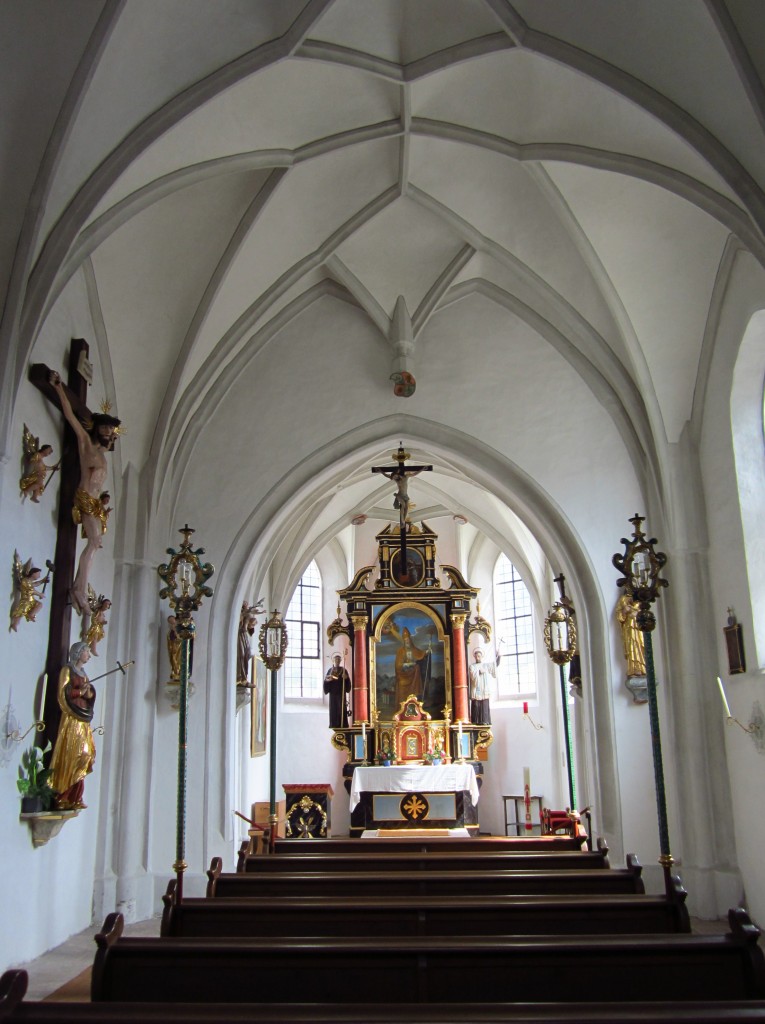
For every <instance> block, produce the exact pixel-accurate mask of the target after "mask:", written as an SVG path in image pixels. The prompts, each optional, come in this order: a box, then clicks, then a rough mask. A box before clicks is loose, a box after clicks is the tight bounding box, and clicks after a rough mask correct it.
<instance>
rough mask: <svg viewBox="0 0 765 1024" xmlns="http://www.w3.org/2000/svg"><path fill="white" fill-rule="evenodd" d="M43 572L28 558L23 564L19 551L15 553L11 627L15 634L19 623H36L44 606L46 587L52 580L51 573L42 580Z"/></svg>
mask: <svg viewBox="0 0 765 1024" xmlns="http://www.w3.org/2000/svg"><path fill="white" fill-rule="evenodd" d="M41 574H42V570H40V569H38V568H37V566H36V565H33V564H32V559H31V558H28V559H27V560H26V562H22V561H21V558H20V557H19V553H18V551H14V553H13V590H14V601H13V607H12V608H11V626H10V628H11V629H12V630H13V632H14V633H15V632H16V631H17V630H18V627H19V622H21V620H22V619H26V621H27V622H34V621H35V619H36V618H37V613H38V612H39V611H40V609H41V608H42V606H43V597H44V596H45V586H46V584H47V583H48V581H49V579H50V573H48V575H47V576H46V577H45V579H40V576H41Z"/></svg>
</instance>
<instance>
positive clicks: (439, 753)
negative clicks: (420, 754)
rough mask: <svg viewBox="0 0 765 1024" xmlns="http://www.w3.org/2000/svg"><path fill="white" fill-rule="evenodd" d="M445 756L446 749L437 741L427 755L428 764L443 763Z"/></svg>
mask: <svg viewBox="0 0 765 1024" xmlns="http://www.w3.org/2000/svg"><path fill="white" fill-rule="evenodd" d="M443 757H444V751H443V749H442V748H441V746H439V744H438V743H437V744H436V745H435V746H434V747H433V749H432V750H429V751H428V752H427V754H426V755H425V760H426V761H427V762H428V764H441V761H442V760H443Z"/></svg>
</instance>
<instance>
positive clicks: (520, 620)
mask: <svg viewBox="0 0 765 1024" xmlns="http://www.w3.org/2000/svg"><path fill="white" fill-rule="evenodd" d="M494 633H495V638H496V644H497V650H498V651H499V652H500V653H501V655H502V660H501V661H500V663H499V666H498V667H497V686H498V689H499V697H500V699H504V700H513V699H517V698H519V697H530V696H531V697H533V696H535V695H536V692H537V671H536V659H535V656H534V621H533V614H532V606H531V596H530V595H529V592H528V590H527V589H526V584H525V583H524V582H523V580H522V579H521V577H520V575H519V573H518V570H517V569H516V568H515V566H514V565H513V563H512V562H511V561H510V559H509V558H508V557H507V555H504V554H502V555H500V556H499V558H498V559H497V564H496V565H495V566H494ZM500 640H503V641H504V643H502V644H500Z"/></svg>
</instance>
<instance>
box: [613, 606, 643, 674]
mask: <svg viewBox="0 0 765 1024" xmlns="http://www.w3.org/2000/svg"><path fill="white" fill-rule="evenodd" d="M639 610H640V606H639V605H638V603H637V601H633V599H632V597H631V595H630V594H628V593H627V591H626V590H624V591H622V594H621V597H620V598H619V601H618V602H617V605H616V621H617V622H618V623H619V627H620V629H621V633H622V645H623V647H624V659H625V661H626V662H627V678H628V679H632V678H635V677H639V676H644V675H645V643H644V639H643V632H642V630H640V629H638V624H637V614H638V611H639Z"/></svg>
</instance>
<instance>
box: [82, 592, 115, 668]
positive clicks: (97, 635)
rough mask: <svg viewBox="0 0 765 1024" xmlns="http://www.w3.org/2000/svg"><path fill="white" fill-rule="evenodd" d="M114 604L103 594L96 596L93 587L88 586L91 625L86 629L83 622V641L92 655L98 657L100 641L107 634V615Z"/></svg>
mask: <svg viewBox="0 0 765 1024" xmlns="http://www.w3.org/2000/svg"><path fill="white" fill-rule="evenodd" d="M111 606H112V602H111V601H110V600H109V598H108V597H104V595H103V594H98V595H97V594H96V592H95V590H94V589H93V587H92V585H91V584H90V583H89V584H88V607H89V608H90V625H89V626H88V627H87V629H85V628H84V627H85V621H83V640H84V641H85V643H86V644H87V645H88V647H89V648H90V653H91V654H93V655H94V656H95V657H96V658H97V657H98V641H99V640H103V638H104V636H105V634H106V624H107V623H106V613H107V612H108V611H109V609H110V608H111Z"/></svg>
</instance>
